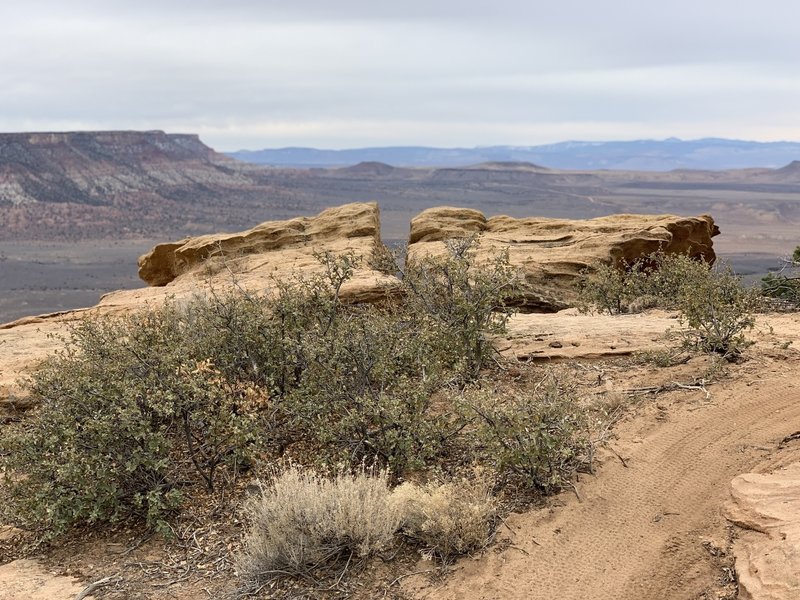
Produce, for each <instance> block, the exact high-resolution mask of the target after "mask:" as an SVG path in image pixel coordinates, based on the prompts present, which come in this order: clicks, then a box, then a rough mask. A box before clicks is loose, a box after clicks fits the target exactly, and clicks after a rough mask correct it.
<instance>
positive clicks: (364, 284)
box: [104, 202, 397, 303]
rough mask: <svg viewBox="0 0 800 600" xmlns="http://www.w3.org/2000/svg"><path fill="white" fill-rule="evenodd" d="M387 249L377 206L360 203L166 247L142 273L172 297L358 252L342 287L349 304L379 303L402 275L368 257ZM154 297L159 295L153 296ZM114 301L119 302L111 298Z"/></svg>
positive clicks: (316, 267)
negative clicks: (391, 273)
mask: <svg viewBox="0 0 800 600" xmlns="http://www.w3.org/2000/svg"><path fill="white" fill-rule="evenodd" d="M378 244H380V214H379V212H378V205H377V203H374V202H372V203H354V204H346V205H344V206H339V207H336V208H330V209H327V210H325V211H323V212H321V213H320V214H318V215H316V216H314V217H298V218H295V219H290V220H288V221H268V222H265V223H261V224H260V225H257V226H255V227H253V228H252V229H249V230H247V231H242V232H239V233H223V234H214V235H204V236H199V237H193V238H186V239H183V240H180V241H178V242H169V243H166V244H159V245H157V246H156V247H154V248H153V249H152V250H151V251H150V252H149V253H147V254H145V255H144V256H142V257H141V258H140V259H139V276H140V277H141V278H142V280H144V281H145V282H146V283H148V284H149V285H150V286H155V287H164V286H166V288H167V289H168V290H169V292H170V293H171V294H175V293H178V294H180V293H181V292H183V291H184V290H186V289H187V288H190V289H192V288H196V287H197V285H198V282H202V284H203V285H205V286H212V287H221V286H226V285H230V284H231V283H235V284H236V285H239V286H242V287H244V288H246V289H250V290H259V289H263V288H264V287H266V286H268V285H269V283H270V280H271V279H273V278H277V279H283V278H288V277H293V276H295V275H298V274H300V273H305V274H310V273H315V272H321V271H322V270H323V268H324V267H323V266H322V264H321V263H320V262H319V260H318V259H317V258H316V256H315V255H317V254H321V253H325V252H330V253H331V254H334V255H342V254H345V253H348V252H352V253H353V254H354V255H355V256H357V257H358V258H360V259H361V264H360V267H359V268H358V269H357V271H356V272H355V274H354V276H353V278H352V279H351V280H350V281H348V282H347V283H346V284H345V286H344V287H343V289H342V297H343V299H345V300H347V301H354V302H374V301H378V300H381V299H384V298H386V297H387V295H390V294H392V293H393V292H394V290H395V289H396V287H397V280H396V279H395V278H394V277H391V276H388V275H385V274H383V273H380V272H378V271H375V270H373V269H371V268H370V267H369V266H368V265H367V262H368V259H369V257H370V256H371V255H372V253H373V252H374V250H375V248H376V246H377V245H378ZM150 293H151V294H152V292H150ZM104 301H105V302H106V303H109V302H112V301H113V298H107V299H104Z"/></svg>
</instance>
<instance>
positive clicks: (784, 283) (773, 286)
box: [761, 246, 800, 307]
mask: <svg viewBox="0 0 800 600" xmlns="http://www.w3.org/2000/svg"><path fill="white" fill-rule="evenodd" d="M781 262H782V265H781V268H780V270H779V271H778V272H777V273H768V274H767V276H766V277H764V278H763V279H762V280H761V293H762V294H764V296H766V297H767V298H774V299H777V300H780V301H783V302H785V303H787V304H788V305H790V306H794V307H798V306H800V246H798V247H797V248H795V249H794V253H793V254H792V256H790V257H786V258H783V259H781Z"/></svg>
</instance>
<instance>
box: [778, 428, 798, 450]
mask: <svg viewBox="0 0 800 600" xmlns="http://www.w3.org/2000/svg"><path fill="white" fill-rule="evenodd" d="M794 440H800V431H795V432H794V433H790V434H789V435H787V436H786V437H785V438H783V439H782V440H781V441H780V443H779V444H778V448H783V447H784V446H785V445H786V444H788V443H789V442H791V441H794Z"/></svg>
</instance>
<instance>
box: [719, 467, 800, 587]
mask: <svg viewBox="0 0 800 600" xmlns="http://www.w3.org/2000/svg"><path fill="white" fill-rule="evenodd" d="M731 497H732V500H731V501H730V502H729V503H728V504H727V505H726V507H725V516H726V517H727V518H728V520H729V521H731V522H733V523H735V524H736V525H739V526H740V527H742V528H743V529H744V531H741V532H740V534H739V535H738V536H737V539H736V542H735V543H734V555H735V558H736V574H737V577H738V579H739V598H740V599H742V600H795V599H797V598H800V462H798V463H793V464H791V465H789V466H788V467H786V468H784V469H779V470H777V471H774V472H773V473H747V474H745V475H739V476H738V477H736V478H735V479H734V480H733V481H732V482H731Z"/></svg>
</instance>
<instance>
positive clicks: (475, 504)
mask: <svg viewBox="0 0 800 600" xmlns="http://www.w3.org/2000/svg"><path fill="white" fill-rule="evenodd" d="M392 499H393V500H394V502H395V503H396V505H397V506H398V507H399V508H400V512H401V513H402V515H403V521H402V528H403V532H404V533H405V534H406V535H407V536H409V537H410V538H412V539H413V540H415V541H417V542H419V543H421V544H422V545H423V547H424V550H423V554H424V556H426V557H427V558H432V557H434V556H436V557H438V558H439V559H441V560H442V562H448V561H450V560H452V559H453V558H454V557H456V556H458V555H459V554H465V553H468V552H472V551H474V550H477V549H479V548H483V547H484V546H486V545H487V544H488V543H489V541H490V539H491V534H492V531H493V530H494V519H495V515H496V514H497V502H496V500H495V498H494V497H493V496H492V494H491V486H490V483H489V481H488V480H487V479H477V480H461V481H453V482H448V483H443V484H434V483H431V484H428V485H425V486H418V485H416V484H413V483H404V484H402V485H401V486H399V487H397V488H396V489H395V490H394V493H393V494H392Z"/></svg>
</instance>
